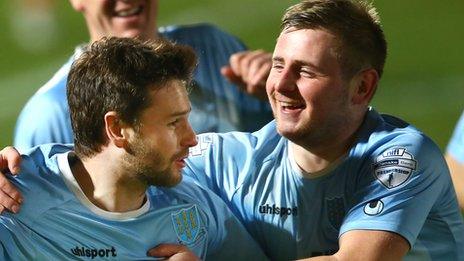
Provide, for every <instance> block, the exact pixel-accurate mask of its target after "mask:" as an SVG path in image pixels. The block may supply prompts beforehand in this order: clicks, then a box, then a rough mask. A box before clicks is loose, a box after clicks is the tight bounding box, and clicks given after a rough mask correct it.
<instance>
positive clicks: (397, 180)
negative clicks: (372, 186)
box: [374, 148, 417, 189]
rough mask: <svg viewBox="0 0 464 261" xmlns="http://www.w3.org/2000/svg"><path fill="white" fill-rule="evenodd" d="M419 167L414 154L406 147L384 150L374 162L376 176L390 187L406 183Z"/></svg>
mask: <svg viewBox="0 0 464 261" xmlns="http://www.w3.org/2000/svg"><path fill="white" fill-rule="evenodd" d="M416 168H417V162H416V160H414V156H413V155H412V154H411V153H409V152H408V151H407V150H406V149H405V148H391V149H388V150H386V151H384V152H383V153H382V154H381V155H380V156H378V157H377V158H376V159H375V162H374V176H375V177H376V178H377V180H379V181H380V183H382V185H384V186H385V187H387V188H388V189H392V188H395V187H398V186H400V185H402V184H404V183H405V182H406V181H408V180H409V178H410V177H411V174H412V173H413V171H414V170H416Z"/></svg>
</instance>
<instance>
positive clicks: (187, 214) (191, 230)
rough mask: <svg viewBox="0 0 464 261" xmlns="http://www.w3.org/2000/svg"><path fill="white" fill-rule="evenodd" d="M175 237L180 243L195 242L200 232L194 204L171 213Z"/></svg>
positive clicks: (198, 218)
mask: <svg viewBox="0 0 464 261" xmlns="http://www.w3.org/2000/svg"><path fill="white" fill-rule="evenodd" d="M171 219H172V224H173V226H174V230H175V231H176V235H177V239H178V240H179V242H180V243H181V244H185V245H187V244H190V243H193V242H195V240H196V238H197V236H198V234H199V232H200V217H199V214H198V209H197V206H196V205H193V206H191V207H189V208H186V209H181V210H179V211H178V212H175V213H172V214H171Z"/></svg>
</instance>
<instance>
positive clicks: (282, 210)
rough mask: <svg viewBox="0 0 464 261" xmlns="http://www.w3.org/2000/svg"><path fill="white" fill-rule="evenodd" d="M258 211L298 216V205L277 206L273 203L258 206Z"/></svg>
mask: <svg viewBox="0 0 464 261" xmlns="http://www.w3.org/2000/svg"><path fill="white" fill-rule="evenodd" d="M259 213H261V214H271V215H279V216H281V217H283V216H298V207H291V208H287V207H278V206H276V205H275V204H272V206H271V205H269V204H266V205H261V206H259Z"/></svg>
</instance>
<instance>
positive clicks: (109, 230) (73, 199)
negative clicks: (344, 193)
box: [0, 145, 266, 260]
mask: <svg viewBox="0 0 464 261" xmlns="http://www.w3.org/2000/svg"><path fill="white" fill-rule="evenodd" d="M63 151H69V148H67V147H63V146H59V145H53V146H51V145H46V146H41V147H38V148H37V149H33V150H32V151H31V152H30V153H29V154H28V155H25V156H23V160H22V165H21V170H22V171H21V173H20V174H19V175H18V176H17V177H9V178H10V180H11V181H12V182H13V184H14V185H15V186H17V187H18V188H19V189H20V192H21V193H22V194H23V196H24V198H25V201H24V203H23V205H22V208H21V211H20V213H19V214H16V215H14V214H11V213H6V214H3V215H1V216H0V260H77V259H79V260H82V259H85V260H91V259H99V260H101V259H105V260H147V259H150V258H148V257H147V256H146V253H147V250H148V249H150V248H151V247H154V246H156V245H158V244H160V243H175V244H179V243H180V244H183V245H186V246H187V247H188V248H189V249H190V250H192V251H193V252H194V253H195V254H196V255H197V256H199V257H201V258H202V259H205V258H206V259H207V260H265V259H266V258H265V256H264V254H263V253H262V251H261V250H260V249H259V247H258V245H257V244H256V242H255V241H254V240H252V239H251V237H250V235H249V234H248V233H247V232H246V230H245V228H244V227H243V226H242V225H241V224H240V223H239V221H238V220H237V219H236V218H235V217H234V216H233V214H231V212H230V211H229V210H228V208H227V206H226V205H225V204H224V202H222V200H221V199H220V198H219V197H217V196H216V195H214V194H213V193H211V192H209V191H207V190H205V189H202V188H200V187H199V186H198V185H196V184H194V183H193V181H192V180H189V178H186V179H185V180H184V181H182V182H181V183H180V184H179V185H178V186H176V187H175V188H172V189H166V188H157V187H151V188H150V189H149V190H148V191H147V201H146V202H145V203H144V205H143V206H142V207H140V208H139V209H137V210H133V211H130V212H125V213H114V212H107V211H104V210H102V209H100V208H98V207H97V206H95V205H94V204H92V203H91V202H90V201H89V199H88V198H87V197H86V196H85V195H84V193H83V192H82V190H81V189H80V187H79V185H78V184H77V182H76V180H75V179H74V176H73V174H72V173H71V169H70V166H69V162H68V153H62V152H63ZM51 155H53V156H51ZM237 250H239V251H237ZM152 259H154V258H152Z"/></svg>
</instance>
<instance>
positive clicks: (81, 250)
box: [71, 246, 118, 259]
mask: <svg viewBox="0 0 464 261" xmlns="http://www.w3.org/2000/svg"><path fill="white" fill-rule="evenodd" d="M71 253H72V254H73V255H75V256H80V257H90V258H91V259H94V258H97V257H98V258H101V257H106V258H108V257H117V256H118V255H117V254H116V249H115V248H114V247H111V248H87V247H78V246H76V247H75V248H71Z"/></svg>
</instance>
